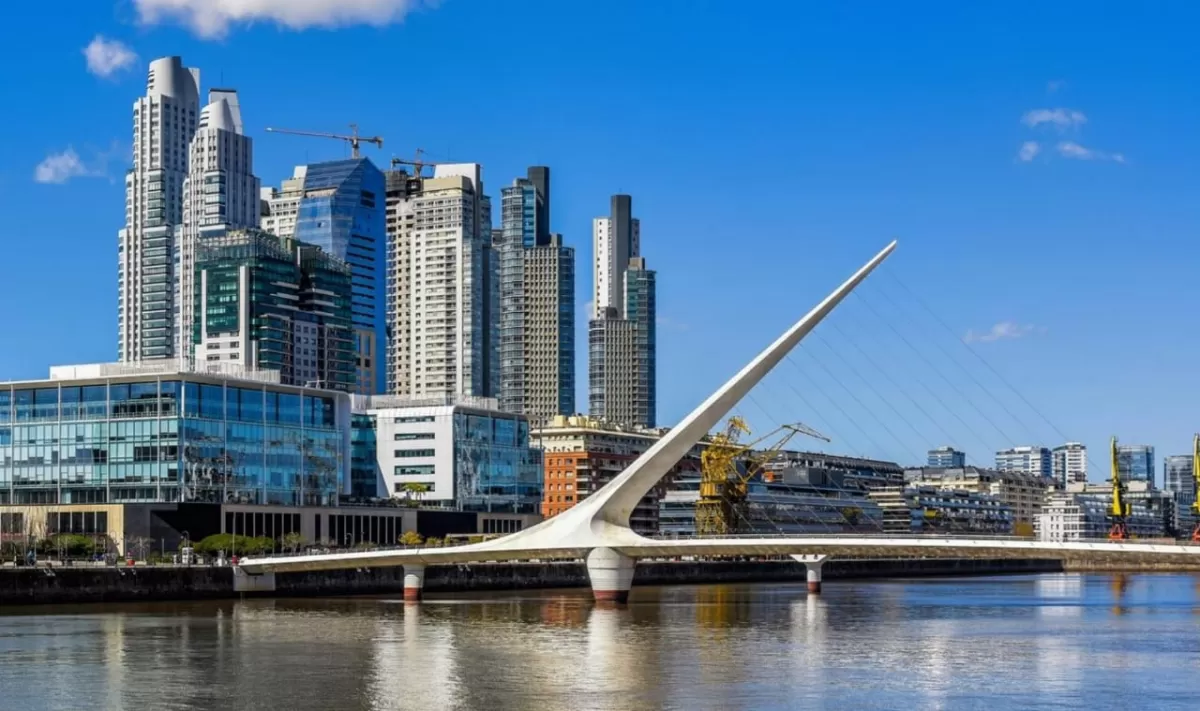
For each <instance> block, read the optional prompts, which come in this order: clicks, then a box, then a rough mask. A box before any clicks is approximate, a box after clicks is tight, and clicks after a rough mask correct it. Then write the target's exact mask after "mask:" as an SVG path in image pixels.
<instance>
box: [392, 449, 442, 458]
mask: <svg viewBox="0 0 1200 711" xmlns="http://www.w3.org/2000/svg"><path fill="white" fill-rule="evenodd" d="M394 456H395V457H397V458H400V459H404V458H408V457H432V456H433V450H432V449H397V450H396V451H395V452H394Z"/></svg>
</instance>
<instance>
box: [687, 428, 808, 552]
mask: <svg viewBox="0 0 1200 711" xmlns="http://www.w3.org/2000/svg"><path fill="white" fill-rule="evenodd" d="M749 434H750V428H749V427H748V426H747V425H746V421H745V420H743V419H742V418H740V417H737V416H734V417H730V418H729V421H728V422H727V423H726V425H725V430H724V431H723V432H719V433H717V434H715V435H712V436H711V437H710V438H709V441H708V446H707V447H706V448H705V449H704V451H703V452H702V453H701V454H700V499H699V500H698V501H697V502H696V535H698V536H721V535H727V534H729V533H734V532H736V531H737V529H738V528H739V523H742V522H745V520H746V498H747V489H748V484H749V482H750V480H751V479H753V478H754V477H755V476H757V475H758V474H759V473H761V472H762V469H763V466H764V465H765V464H766V463H767V462H768V461H770V460H771V458H772V457H774V456H775V454H776V453H777V452H779V451H780V450H781V449H783V447H784V446H785V445H787V443H788V442H789V441H791V439H792V438H793V437H795V436H796V435H798V434H803V435H808V436H809V437H814V438H816V439H820V440H824V441H826V442H828V441H830V440H829V438H828V437H826V436H825V435H823V434H821V433H820V432H817V431H816V430H814V429H812V428H811V427H808V426H806V425H803V424H801V423H795V424H791V425H783V426H782V427H779V428H777V429H775V430H774V431H772V432H770V433H769V434H767V435H765V436H763V437H759V438H758V439H756V440H754V441H753V442H747V443H742V442H741V441H740V440H741V437H742V435H749ZM776 437H778V439H776V440H775V443H774V444H772V445H771V446H769V447H767V448H766V449H765V450H763V451H760V452H757V453H754V454H750V453H751V452H752V451H753V450H754V448H755V447H756V446H757V445H759V444H760V443H762V442H764V441H766V440H771V439H775V438H776ZM742 459H744V460H745V464H744V466H743V467H741V468H739V466H738V461H739V460H742Z"/></svg>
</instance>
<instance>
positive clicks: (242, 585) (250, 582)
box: [233, 566, 275, 593]
mask: <svg viewBox="0 0 1200 711" xmlns="http://www.w3.org/2000/svg"><path fill="white" fill-rule="evenodd" d="M233 589H234V591H235V592H240V593H247V592H250V593H260V592H275V574H274V573H255V574H250V573H247V572H246V571H244V570H242V569H241V568H240V567H237V566H234V568H233Z"/></svg>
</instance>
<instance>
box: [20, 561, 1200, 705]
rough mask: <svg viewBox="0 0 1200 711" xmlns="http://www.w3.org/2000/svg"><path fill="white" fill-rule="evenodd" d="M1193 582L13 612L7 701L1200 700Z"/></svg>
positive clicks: (883, 586)
mask: <svg viewBox="0 0 1200 711" xmlns="http://www.w3.org/2000/svg"><path fill="white" fill-rule="evenodd" d="M1198 586H1200V579H1198V578H1193V577H1191V576H1170V575H1163V576H1124V577H1122V576H1096V575H1093V576H1083V575H1056V576H1031V577H1017V578H999V579H967V580H963V579H959V580H927V581H893V582H864V583H849V582H846V583H831V584H829V585H827V586H826V589H825V592H824V594H823V595H822V596H819V597H818V596H810V595H807V594H806V592H805V591H804V589H803V585H771V586H743V585H715V586H694V587H676V588H661V589H659V588H644V589H643V588H639V589H638V590H637V591H636V597H635V601H634V603H633V604H631V605H630V606H628V607H627V608H618V609H602V608H597V607H595V606H593V605H592V604H591V602H590V600H589V599H588V597H587V594H586V592H585V591H578V592H575V591H572V592H569V593H553V592H547V593H520V594H502V595H501V594H497V595H474V596H457V597H451V598H446V599H441V600H436V599H435V600H432V601H428V602H427V603H426V604H424V605H420V606H406V605H403V604H401V603H400V602H399V601H397V600H380V599H338V600H277V601H248V602H243V603H218V604H211V603H204V604H179V605H142V606H96V607H87V608H76V609H68V608H56V609H55V610H53V611H47V610H24V611H20V614H8V615H0V690H3V697H2V701H0V708H4V709H8V708H13V709H22V710H26V709H28V710H30V711H36V710H38V709H70V710H72V711H73V710H74V709H81V708H89V709H90V708H106V709H137V710H140V709H156V710H157V709H168V710H174V709H178V710H185V709H186V710H193V709H196V710H198V709H212V708H257V709H264V710H265V711H308V710H310V709H311V710H313V711H315V710H317V709H329V708H338V709H364V710H367V709H369V710H371V711H382V710H384V709H439V710H440V709H485V710H488V711H490V710H492V709H496V710H499V709H508V708H514V709H525V708H544V709H558V708H571V709H656V708H678V709H688V711H692V710H693V709H696V710H700V709H760V708H828V709H864V708H865V709H871V708H878V709H890V708H964V707H965V708H1037V707H1041V706H1054V707H1055V708H1066V709H1089V710H1091V709H1095V708H1112V707H1114V706H1119V705H1134V704H1136V705H1137V706H1139V707H1147V708H1155V709H1171V708H1181V709H1182V708H1194V707H1195V705H1196V704H1197V703H1200V698H1197V697H1198V694H1200V685H1197V684H1196V683H1195V681H1194V680H1195V678H1196V676H1195V675H1196V672H1197V670H1198V668H1200V642H1198V641H1197V640H1200V615H1198V614H1197V608H1198V604H1197V600H1198V599H1200V591H1198Z"/></svg>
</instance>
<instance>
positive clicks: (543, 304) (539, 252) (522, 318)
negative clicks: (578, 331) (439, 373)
mask: <svg viewBox="0 0 1200 711" xmlns="http://www.w3.org/2000/svg"><path fill="white" fill-rule="evenodd" d="M549 199H550V169H549V168H545V167H533V168H530V169H529V171H528V177H527V178H518V179H517V180H514V181H513V184H512V185H511V186H509V187H506V188H504V189H503V190H502V191H501V224H502V225H503V227H502V228H501V229H500V230H499V233H498V234H496V233H493V234H494V235H496V236H495V237H494V238H493V244H494V245H495V246H496V251H497V253H498V256H499V263H500V275H499V285H500V290H499V291H500V293H499V297H500V325H499V337H500V340H499V357H500V387H499V392H498V397H499V400H500V407H501V408H502V409H504V410H507V411H509V412H515V413H518V414H523V415H525V416H526V417H528V418H529V420H530V422H531V423H533V424H535V425H536V424H540V423H544V422H546V421H547V420H549V419H550V418H551V417H553V416H555V415H571V414H574V412H575V250H574V249H572V248H570V247H566V246H564V245H563V241H562V235H558V234H553V233H551V232H550V226H549V220H550V204H549Z"/></svg>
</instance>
